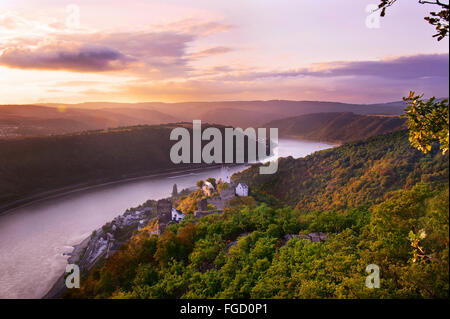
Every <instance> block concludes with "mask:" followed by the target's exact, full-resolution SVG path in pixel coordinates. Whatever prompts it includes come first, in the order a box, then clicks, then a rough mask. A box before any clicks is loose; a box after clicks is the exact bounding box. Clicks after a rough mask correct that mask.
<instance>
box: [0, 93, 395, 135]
mask: <svg viewBox="0 0 450 319" xmlns="http://www.w3.org/2000/svg"><path fill="white" fill-rule="evenodd" d="M403 109H404V105H403V102H392V103H386V104H368V105H364V104H346V103H336V102H318V101H283V100H273V101H230V102H183V103H159V102H158V103H153V102H149V103H111V102H93V103H80V104H45V105H0V138H9V137H16V136H42V135H54V134H66V133H75V132H81V131H85V130H97V129H106V128H115V127H121V126H132V125H153V124H166V123H174V122H179V121H187V122H192V120H198V119H200V120H202V121H203V122H204V123H210V124H219V125H231V126H235V127H236V126H239V127H243V128H246V127H261V126H263V125H264V124H265V123H267V122H270V121H274V120H280V119H283V118H287V117H294V116H299V115H304V114H311V113H328V112H352V113H355V114H385V115H399V114H402V113H403Z"/></svg>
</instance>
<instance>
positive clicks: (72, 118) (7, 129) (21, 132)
mask: <svg viewBox="0 0 450 319" xmlns="http://www.w3.org/2000/svg"><path fill="white" fill-rule="evenodd" d="M172 122H177V119H176V118H175V117H173V116H170V115H167V114H165V113H163V112H159V111H155V110H147V109H131V108H127V109H121V108H113V109H106V108H105V109H101V110H97V109H95V110H89V109H78V108H69V107H65V106H63V105H58V107H49V106H40V105H0V138H8V137H17V136H43V135H58V134H67V133H75V132H82V131H87V130H98V129H106V128H115V127H121V126H131V125H151V124H165V123H172Z"/></svg>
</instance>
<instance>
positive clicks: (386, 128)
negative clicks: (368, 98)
mask: <svg viewBox="0 0 450 319" xmlns="http://www.w3.org/2000/svg"><path fill="white" fill-rule="evenodd" d="M265 127H276V128H278V134H279V136H281V137H296V138H298V137H300V138H306V139H311V140H316V141H317V140H321V141H329V142H339V143H342V142H350V141H358V140H362V139H365V138H368V137H371V136H375V135H381V134H385V133H390V132H394V131H398V130H402V129H405V128H406V126H405V120H404V119H401V118H400V117H399V116H380V115H359V114H354V113H351V112H345V113H336V112H333V113H314V114H305V115H300V116H296V117H290V118H286V119H281V120H276V121H272V122H269V123H267V124H266V125H265Z"/></svg>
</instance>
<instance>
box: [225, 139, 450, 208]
mask: <svg viewBox="0 0 450 319" xmlns="http://www.w3.org/2000/svg"><path fill="white" fill-rule="evenodd" d="M258 171H259V170H258V166H257V165H254V166H252V167H251V168H249V169H248V170H246V171H244V172H241V173H237V174H235V175H233V179H234V180H236V181H242V182H245V183H247V184H248V185H249V186H250V188H252V189H253V190H255V191H259V192H262V193H264V194H267V195H270V196H274V197H275V198H277V199H278V200H280V201H281V202H283V203H285V204H289V205H291V206H296V207H297V208H299V209H301V210H306V211H311V210H329V209H341V208H344V207H356V206H358V205H362V204H367V203H377V202H380V201H381V200H382V199H383V196H384V194H385V193H386V192H388V191H390V190H395V189H400V188H403V187H405V186H411V185H414V184H415V183H417V182H420V181H424V182H437V181H447V179H448V176H449V162H448V155H442V154H441V153H440V151H439V149H438V148H437V147H436V148H434V149H433V150H432V151H431V152H430V153H429V154H426V155H424V154H422V153H421V152H419V151H417V150H416V149H414V148H413V147H412V146H411V145H410V143H409V140H408V133H407V131H398V132H395V133H391V134H386V135H381V136H376V137H372V138H369V139H367V140H364V141H358V142H354V143H348V144H344V145H342V146H340V147H335V148H332V149H328V150H323V151H319V152H316V153H314V154H311V155H309V156H306V157H304V158H299V159H293V158H292V157H288V158H282V159H280V161H279V164H278V171H277V173H275V174H273V175H260V174H259V173H258Z"/></svg>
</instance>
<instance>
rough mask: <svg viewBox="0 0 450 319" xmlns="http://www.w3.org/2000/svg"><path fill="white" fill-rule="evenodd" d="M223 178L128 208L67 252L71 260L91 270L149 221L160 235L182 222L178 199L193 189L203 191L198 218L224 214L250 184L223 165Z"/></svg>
mask: <svg viewBox="0 0 450 319" xmlns="http://www.w3.org/2000/svg"><path fill="white" fill-rule="evenodd" d="M222 176H223V177H224V179H219V180H218V181H217V183H216V180H215V179H214V178H209V179H208V180H206V181H199V183H197V187H193V188H189V189H185V190H183V191H182V192H180V194H178V192H177V191H176V184H175V185H174V191H173V192H172V196H171V197H169V198H165V199H160V200H158V201H154V200H148V201H147V202H146V203H144V204H142V205H141V206H139V207H136V208H130V209H127V211H126V212H125V213H124V214H123V215H120V216H117V217H116V218H114V219H113V220H112V221H111V222H109V223H107V224H105V225H103V226H102V227H101V228H99V229H97V230H95V231H94V232H92V234H91V236H90V237H88V238H86V239H85V240H84V241H83V242H82V243H80V244H79V245H77V246H75V247H74V250H73V251H72V252H70V253H64V255H68V256H70V257H69V260H68V262H69V263H76V264H78V266H79V267H80V269H81V271H88V270H90V269H91V268H92V267H93V266H94V265H96V264H99V263H101V262H102V260H106V259H108V258H109V257H110V256H111V255H112V254H113V253H114V252H115V251H117V250H118V249H119V248H120V246H121V245H122V244H124V243H125V242H126V241H127V240H128V239H129V238H131V236H132V235H133V234H134V233H135V232H136V231H139V230H141V229H142V228H143V227H145V226H147V225H149V224H150V223H151V222H156V223H155V224H156V229H155V230H154V231H152V232H151V233H150V235H158V236H159V235H161V234H162V233H163V232H164V229H165V228H166V227H167V225H169V224H170V223H179V222H181V221H182V220H183V219H184V218H186V216H187V212H186V211H185V212H183V211H182V210H181V209H177V207H176V205H175V202H176V201H177V199H178V201H179V198H180V196H181V195H184V196H188V195H189V194H192V193H193V192H196V191H198V192H201V194H202V198H201V199H198V200H197V202H196V207H197V209H196V210H195V211H194V212H193V216H194V217H195V218H202V217H205V216H208V215H211V214H214V213H218V214H222V213H223V212H224V209H225V208H226V207H228V205H229V201H230V200H232V199H233V198H235V197H236V196H238V197H245V196H248V195H249V187H248V186H247V185H246V184H245V183H239V182H238V183H233V182H230V173H229V171H228V169H226V168H223V169H222ZM219 186H220V187H219Z"/></svg>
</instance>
